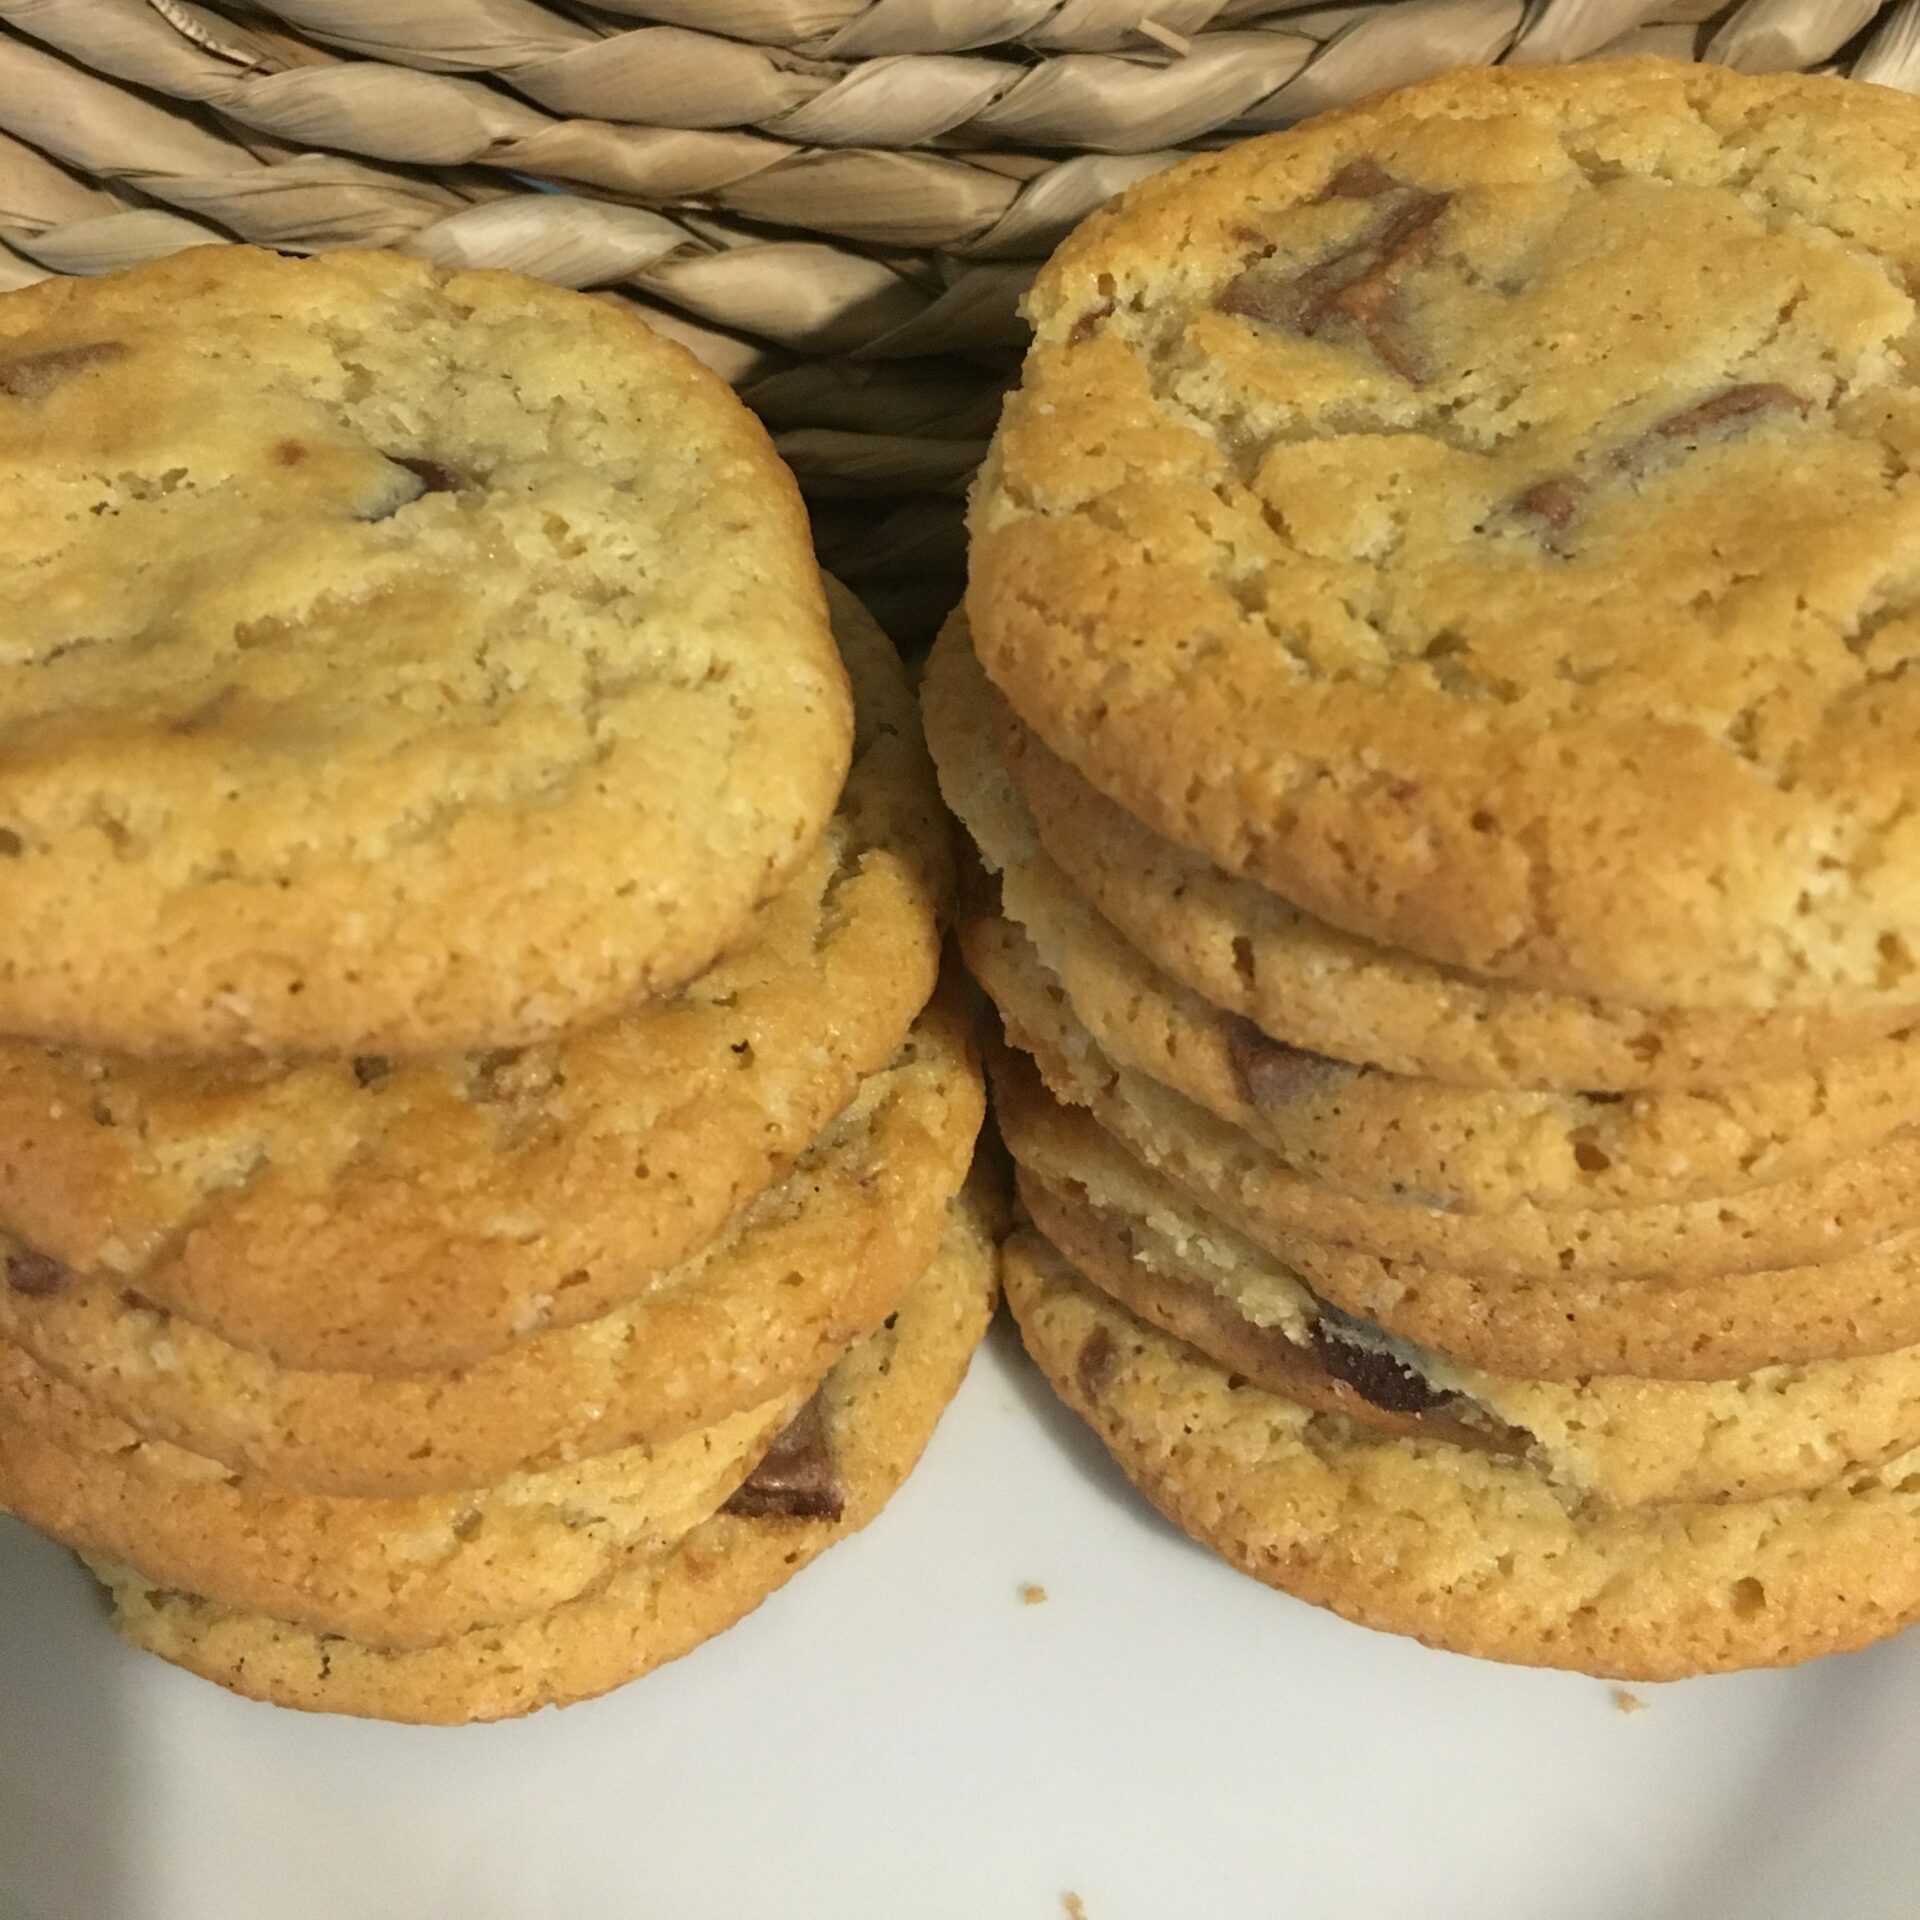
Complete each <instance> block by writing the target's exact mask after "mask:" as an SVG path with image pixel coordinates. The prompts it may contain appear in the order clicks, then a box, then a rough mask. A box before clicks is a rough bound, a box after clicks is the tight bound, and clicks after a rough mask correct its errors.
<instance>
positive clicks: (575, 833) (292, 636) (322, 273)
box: [0, 246, 851, 1055]
mask: <svg viewBox="0 0 1920 1920" xmlns="http://www.w3.org/2000/svg"><path fill="white" fill-rule="evenodd" d="M0 484H3V485H4V486H5V489H6V493H7V497H8V500H9V501H10V502H11V503H12V505H11V508H10V511H9V514H8V518H7V522H6V527H5V530H4V532H0V604H4V605H5V606H6V608H7V610H8V612H7V645H6V649H5V652H4V654H3V655H0V859H3V860H4V862H5V874H6V897H7V913H6V917H5V926H4V929H3V930H0V1029H4V1030H5V1031H7V1032H10V1033H23V1034H32V1035H35V1036H37V1037H40V1038H43V1039H49V1040H54V1039H57V1040H61V1041H64V1042H69V1043H72V1044H75V1045H79V1046H86V1047H92V1048H114V1049H122V1050H126V1051H130V1052H166V1051H173V1052H180V1053H187V1054H193V1055H206V1054H214V1053H221V1052H224V1053H230V1054H231V1053H240V1052H246V1051H251V1050H256V1049H257V1050H260V1051H267V1052H317V1053H346V1052H355V1051H357V1052H381V1053H393V1054H419V1053H424V1052H429V1051H444V1050H448V1049H452V1048H477V1047H490V1046H508V1045H524V1044H528V1043H531V1042H535V1041H543V1040H547V1039H550V1038H551V1037H552V1036H554V1035H555V1034H557V1033H559V1032H561V1031H562V1030H564V1029H566V1028H570V1027H575V1026H579V1025H581V1024H583V1023H585V1022H588V1021H592V1020H598V1019H605V1018H607V1017H609V1016H611V1015H613V1014H614V1013H616V1012H617V1011H618V1010H619V1009H620V1008H621V1007H623V1006H624V1005H626V1004H627V1003H628V1002H629V1001H631V1000H633V999H634V998H635V997H636V996H638V995H641V994H648V993H657V992H662V991H666V990H670V989H672V988H675V987H677V986H679V985H680V984H681V983H683V982H684V981H686V980H689V979H691V978H692V977H693V976H694V975H695V974H697V973H698V972H699V971H700V970H701V969H702V968H703V967H705V966H706V965H708V964H709V963H710V962H711V961H712V960H713V959H714V957H715V956H716V955H717V954H718V953H719V952H721V951H722V949H724V948H725V947H727V946H729V945H731V944H733V943H734V942H736V941H738V940H739V939H740V937H741V936H742V935H743V934H744V933H745V931H746V928H747V923H748V921H749V918H750V916H751V915H752V912H753V909H754V907H755V905H756V903H758V902H759V901H761V900H763V899H765V898H766V897H768V896H769V895H770V894H772V893H774V892H775V891H777V890H778V888H779V887H780V886H781V884H782V883H783V882H784V881H785V880H786V879H787V878H788V876H789V875H791V874H792V873H794V872H795V871H796V869H797V868H798V867H799V865H800V863H801V862H802V861H803V860H804V859H805V858H806V856H807V853H808V851H809V850H810V848H811V847H812V845H813V843H814V841H815V839H816V838H817V836H818V835H819V833H820V831H821V829H822V828H823V827H824V826H825V824H826V822H827V819H828V817H829V816H830V815H831V813H832V811H833V805H834V799H835V796H836V795H837V794H838V792H839V790H840V783H841V779H842V777H843V775H844V773H845V771H846V765H847V750H848V742H849V739H850V735H851V725H850V719H849V713H848V702H847V689H846V682H845V678H844V676H843V675H842V673H841V671H840V667H839V663H838V662H837V661H836V659H835V657H834V652H833V647H832V643H831V639H830V636H829V633H828V628H827V617H826V608H825V605H824V603H823V600H822V595H821V587H820V576H819V572H818V569H817V567H816V566H815V563H814V558H813V553H812V548H811V543H810V540H809V537H808V529H807V521H806V517H805V513H804V511H803V509H802V506H801V503H800V497H799V494H798V491H797V490H796V488H795V486H794V483H793V479H792V476H791V475H790V474H789V473H788V472H787V471H786V470H785V468H784V467H783V466H782V465H781V463H780V461H779V460H778V458H777V457H776V456H775V454H774V451H773V447H772V444H771V443H770V441H769V440H768V438H767V435H766V433H765V431H764V429H762V428H761V426H760V425H759V423H758V422H757V421H756V420H754V419H753V417H752V416H751V415H750V414H749V413H748V412H747V410H746V408H745V407H743V406H742V405H741V404H740V402H739V401H738V399H737V398H736V397H735V396H734V395H733V394H732V393H731V392H729V391H728V389H727V388H726V387H725V386H724V385H723V384H722V382H721V381H719V380H718V379H716V378H715V377H714V375H713V374H711V373H710V372H708V371H707V370H706V369H705V368H704V367H702V366H700V365H699V364H698V363H697V362H696V361H695V360H694V359H693V358H692V357H691V356H690V355H689V354H687V353H686V352H685V351H684V350H683V349H681V348H680V347H678V346H676V345H674V344H672V343H671V342H669V341H667V340H665V339H663V338H661V337H660V336H659V335H657V334H655V333H653V332H652V331H651V330H650V329H649V328H647V327H646V326H645V325H644V324H643V323H642V322H641V321H640V320H639V319H638V318H637V317H636V316H635V315H634V314H633V313H632V312H631V311H630V310H628V309H625V308H623V307H621V306H619V305H617V304H614V303H609V302H606V301H599V300H590V299H587V298H584V297H583V296H581V295H578V294H574V293H569V292H565V291H562V290H560V289H558V288H554V287H549V286H545V285H542V284H540V283H539V282H537V281H532V280H527V279H522V278H520V277H518V276H515V275H509V274H491V273H460V272H451V271H448V270H446V269H443V268H440V267H435V266H430V265H428V264H426V263H425V262H422V261H418V260H410V259H403V258H401V257H400V256H398V255H394V254H379V253H336V254H329V255H327V256H325V257H324V258H322V259H316V260H303V261H295V260H287V259H281V258H278V257H276V256H275V255H273V254H270V253H264V252H259V251H256V250H254V249H252V248H247V247H239V246H221V247H210V248H204V249H198V250H194V251H191V252H188V253H184V254H179V255H176V256H174V257H173V258H171V259H168V260H163V261H160V262H157V263H155V264H153V265H150V266H145V267H140V268H137V269H135V270H133V271H131V272H128V273H123V274H116V275H111V276H109V277H107V278H105V279H52V280H46V281H43V282H41V283H40V284H39V285H37V286H33V287H30V288H28V289H26V290H25V291H24V292H20V293H16V294H13V295H10V296H9V297H8V298H7V300H6V301H5V303H4V305H3V306H0Z"/></svg>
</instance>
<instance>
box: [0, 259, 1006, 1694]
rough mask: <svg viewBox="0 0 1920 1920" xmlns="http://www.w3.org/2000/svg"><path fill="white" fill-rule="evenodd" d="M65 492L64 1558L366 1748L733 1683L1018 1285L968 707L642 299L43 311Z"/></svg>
mask: <svg viewBox="0 0 1920 1920" xmlns="http://www.w3.org/2000/svg"><path fill="white" fill-rule="evenodd" d="M0 471H3V472H4V474H5V476H6V478H5V485H6V488H7V494H8V501H9V506H10V513H9V515H8V519H7V524H6V527H5V529H4V531H3V532H0V575H3V576H4V579H5V587H4V592H3V597H4V603H5V605H6V607H7V609H8V613H7V631H6V635H5V640H4V643H3V645H4V652H3V653H0V856H3V857H0V866H3V867H4V868H5V879H6V888H7V893H6V899H7V913H6V916H5V921H6V924H5V927H4V930H0V1030H3V1031H4V1032H5V1033H6V1034H7V1035H9V1036H11V1037H9V1038H6V1039H5V1040H0V1255H3V1256H4V1284H0V1336H4V1337H3V1338H0V1506H4V1507H6V1508H9V1509H11V1510H12V1511H14V1512H15V1513H17V1514H19V1515H21V1516H22V1517H24V1518H25V1519H26V1520H28V1521H29V1522H30V1523H32V1524H33V1525H35V1526H37V1527H40V1528H42V1529H44V1530H45V1531H46V1532H48V1533H50V1534H52V1535H54V1536H56V1537H57V1538H59V1539H61V1540H63V1541H66V1542H68V1543H70V1544H71V1545H73V1546H74V1547H76V1548H77V1549H79V1550H80V1551H81V1552H82V1553H83V1554H84V1555H85V1557H86V1558H87V1559H88V1561H89V1563H90V1564H91V1565H93V1566H94V1567H95V1568H96V1570H97V1571H98V1572H99V1574H100V1576H101V1578H102V1579H103V1580H104V1581H105V1582H106V1584H107V1586H108V1587H109V1588H110V1590H111V1593H112V1596H113V1601H114V1606H115V1612H116V1617H117V1619H118V1622H119V1624H120V1626H121V1628H122V1630H123V1631H124V1632H125V1633H126V1634H127V1635H128V1636H129V1637H130V1638H132V1639H133V1640H134V1641H135V1642H137V1643H138V1644H140V1645H142V1646H145V1647H149V1648H151V1649H152V1650H154V1651H155V1652H157V1653H159V1654H161V1655H163V1656H164V1657H166V1658H167V1659H170V1660H173V1661H177V1662H179V1663H180V1664H181V1665H183V1666H186V1667H189V1668H191V1669H193V1670H194V1671H196V1672H199V1673H202V1674H205V1675H208V1676H209V1677H211V1678H213V1679H216V1680H218V1681H220V1682H222V1683H223V1684H225V1685H228V1686H230V1687H233V1688H235V1689H237V1690H239V1691H241V1692H244V1693H248V1694H252V1695H256V1696H258V1697H261V1698H265V1699H270V1700H275V1701H280V1702H284V1703H287V1704H291V1705H296V1706H301V1707H310V1708H320V1709H327V1710H333V1711H339V1712H345V1713H356V1714H368V1715H376V1716H381V1717H387V1718H397V1719H409V1720H436V1721H460V1720H470V1719H481V1718H492V1717H496V1716H499V1715H504V1714H512V1713H518V1712H523V1711H525V1710H527V1709H530V1708H533V1707H536V1706H539V1705H543V1704H547V1703H550V1702H560V1701H566V1700H571V1699H577V1698H580V1697H583V1696H586V1695H589V1694H593V1693H597V1692H600V1691H602V1690H604V1689H606V1688H608V1687H612V1686H615V1685H617V1684H619V1683H621V1682H622V1681H625V1680H628V1679H630V1678H632V1677H634V1676H635V1675H638V1674H640V1673H642V1672H644V1671H646V1670H647V1669H648V1668H650V1667H652V1666H654V1665H657V1664H658V1663H659V1662H661V1661H663V1660H667V1659H671V1658H673V1657H675V1656H676V1655H678V1654H680V1653H683V1652H685V1651H687V1650H688V1649H689V1648H691V1647H693V1646H694V1645H696V1644H698V1643H699V1642H700V1641H701V1640H703V1639H705V1638H707V1637H708V1636H710V1635H712V1634H714V1633H716V1632H718V1631H720V1630H721V1629H723V1628H725V1627H726V1626H728V1625H730V1624H731V1623H732V1622H733V1621H734V1620H736V1619H737V1618H739V1617H740V1615H742V1614H743V1613H745V1612H746V1611H747V1610H748V1609H750V1608H751V1607H753V1606H754V1605H755V1604H757V1602H758V1601H759V1600H761V1599H762V1598H763V1597H765V1596H766V1595H767V1594H768V1593H770V1592H772V1591H773V1590H774V1589H775V1588H776V1587H778V1586H779V1585H780V1584H781V1583H782V1582H783V1581H784V1580H786V1579H787V1578H788V1577H789V1576H790V1575H791V1574H792V1573H793V1572H794V1571H795V1570H796V1569H798V1568H799V1567H801V1566H803V1565H804V1564H805V1563H806V1562H807V1561H808V1560H809V1559H811V1558H812V1557H813V1556H814V1555H815V1554H817V1553H818V1552H820V1551H821V1550H822V1549H823V1548H825V1547H826V1546H828V1545H830V1544H832V1542H833V1541H835V1540H836V1539H838V1538H840V1537H841V1536H843V1535H844V1534H846V1533H848V1532H850V1531H851V1530H853V1529H854V1528H857V1527H858V1526H860V1525H861V1524H863V1523H864V1522H865V1521H866V1520H868V1519H869V1518H871V1517H872V1515H873V1514H874V1513H875V1512H876V1511H877V1510H878V1508H879V1507H880V1506H881V1505H882V1504H883V1503H884V1502H885V1500H886V1499H887V1498H888V1497H889V1495H890V1494H891V1493H892V1492H893V1490H894V1489H895V1488H896V1487H897V1486H898V1485H899V1484H900V1482H901V1480H902V1479H903V1478H904V1476H905V1475H906V1474H907V1472H908V1471H909V1470H910V1468H911V1467H912V1465H913V1463H914V1461H915V1459H916V1457H917V1456H918V1454H919V1451H920V1449H921V1447H922V1445H923V1444H924V1442H925V1441H926V1439H927V1436H928V1434H929V1432H930V1431H931V1429H932V1426H933V1424H934V1422H935V1420H936V1419H937V1417H938V1415H939V1413H940V1411H941V1409H942V1408H943V1407H944V1406H945V1404H946V1402H947V1401H948V1399H949V1398H950V1397H951V1395H952V1394H953V1392H954V1391H955V1389H956V1387H957V1386H958V1384H959V1381H960V1378H961V1376H962V1374H963V1373H964V1371H965V1368H966V1365H967V1362H968V1359H969V1356H970V1355H971V1352H972V1350H973V1347H974V1345H975V1344H976V1342H977V1341H978V1339H979V1336H980V1334H981V1332H982V1330H983V1328H984V1325H985V1322H986V1320H987V1317H988V1315H989V1313H990V1311H991V1302H992V1296H993V1289H994V1277H995V1276H994V1258H993V1249H992V1245H991V1240H990V1237H989V1234H988V1230H987V1222H986V1220H985V1219H984V1218H983V1212H982V1207H981V1205H980V1203H979V1202H978V1201H977V1200H976V1199H975V1198H973V1197H971V1196H970V1195H968V1194H967V1193H966V1192H964V1191H963V1185H962V1183H963V1181H964V1179H965V1177H966V1173H967V1169H968V1164H969V1161H970V1158H971V1154H972V1147H973V1140H974V1134H975V1131H976V1128H977V1126H978V1123H979V1120H980V1115H981V1108H982V1104H983V1098H984V1096H983V1089H982V1087H981V1083H980V1076H979V1071H978V1067H977V1063H976V1060H975V1057H974V1054H973V1050H972V1044H971V1039H970V1035H969V1032H968V1029H967V1022H966V1010H965V1008H964V1006H963V1005H961V1004H959V1003H958V1002H957V999H956V995H955V992H954V990H953V989H952V987H951V986H949V987H947V988H945V989H942V988H941V987H940V984H939V973H940V944H941V930H942V921H943V917H944V916H945V914H946V911H947V904H948V896H949V893H950V887H951V874H950V871H949V856H948V850H947V844H946V825H945V820H944V817H943V815H942V814H941V811H940V807H939V802H938V796H937V793H936V792H935V789H934V786H933V778H932V771H931V768H930V767H929V766H928V764H927V762H926V759H925V754H924V749H923V748H922V746H921V744H920V741H919V734H918V722H917V716H916V714H915V711H914V707H913V700H912V695H911V692H910V690H909V688H908V685H907V683H906V680H905V677H904V674H903V672H902V669H901V666H900V663H899V661H898V659H897V658H896V657H895V656H894V655H893V654H892V652H891V650H890V649H889V647H888V644H887V642H886V640H885V639H884V637H883V636H882V635H881V634H880V633H879V631H878V630H877V628H876V627H875V626H874V625H873V624H872V622H871V621H870V620H868V619H867V617H866V616H865V615H864V613H863V612H862V611H861V610H860V608H859V607H857V606H856V605H855V604H853V602H852V601H851V600H849V599H848V598H847V597H846V596H845V595H844V594H842V593H839V591H838V590H837V589H833V590H831V591H830V592H828V593H826V594H823V586H822V582H821V579H820V576H819V573H818V571H817V569H816V567H815V565H814V561H813V556H812V552H811V549H810V547H809V545H808V540H807V533H806V527H805V522H804V519H803V516H802V513H801V510H800V507H799V503H798V499H797V495H796V493H795V491H794V488H793V485H792V483H791V480H790V478H789V477H788V475H787V474H786V472H785V470H784V469H783V468H782V467H781V466H780V465H779V463H778V461H777V460H776V459H775V458H774V456H773V454H772V452H771V450H770V448H769V446H768V443H767V441H766V439H765V436H764V434H763V433H762V432H761V430H760V428H759V427H758V426H757V424H756V423H755V422H754V421H753V420H752V419H751V417H750V416H749V415H748V414H747V413H746V412H745V410H744V409H743V408H742V407H741V406H740V405H739V404H738V403H737V402H736V401H735V399H734V398H733V396H732V395H731V394H730V393H729V392H727V390H726V389H725V388H724V387H723V386H722V385H721V384H720V383H719V382H718V381H716V380H715V379H713V378H712V377H711V376H710V375H708V374H707V373H706V372H705V371H704V370H703V369H701V368H700V367H698V366H697V365H696V364H695V363H694V362H693V361H692V360H691V359H690V358H688V357H687V356H686V355H684V354H683V353H681V352H680V351H679V350H678V349H677V348H674V347H671V346H669V345H667V344H666V343H664V342H662V341H660V340H659V339H657V338H656V337H655V336H653V335H652V334H651V333H649V332H648V331H647V330H646V329H645V328H644V327H643V326H641V325H640V324H639V323H638V322H636V321H634V320H633V319H631V318H629V317H627V316H626V315H624V314H623V313H621V312H618V311H616V310H614V309H612V308H610V307H606V306H603V305H601V304H599V303H596V302H593V301H590V300H587V299H584V298H580V297H577V296H574V295H571V294H566V293H561V292H556V291H553V290H551V289H548V288H545V287H542V286H539V285H537V284H535V283H531V282H522V281H519V280H516V279H513V278H511V277H509V276H504V275H472V274H459V273H444V272H440V271H437V270H433V269H429V268H427V267H425V266H422V265H419V264H417V263H412V262H407V261H402V260H399V259H397V258H393V257H384V256H378V255H368V256H359V257H354V256H345V255H341V256H334V257H333V258H331V259H330V260H328V261H327V262H325V263H309V264H294V263H289V262H284V261H280V260H276V259H274V258H272V257H271V256H267V255H262V254H257V253H253V252H250V251H248V250H246V249H243V248H225V249H211V250H207V251H204V252H199V253H193V254H187V255H183V256H180V257H179V258H177V259H175V260H173V261H171V262H168V263H166V264H165V265H162V266H159V267H155V268H151V269H145V270H142V271H139V272H137V273H134V274H130V275H127V276H125V277H122V278H118V279H114V280H109V281H104V282H96V283H91V284H82V283H77V282H74V283H57V284H56V283H49V284H48V285H46V286H45V287H40V288H35V289H33V290H31V291H29V292H27V293H22V294H16V295H12V296H10V297H8V299H7V300H6V301H5V302H4V303H0ZM829 610H830V611H829Z"/></svg>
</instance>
